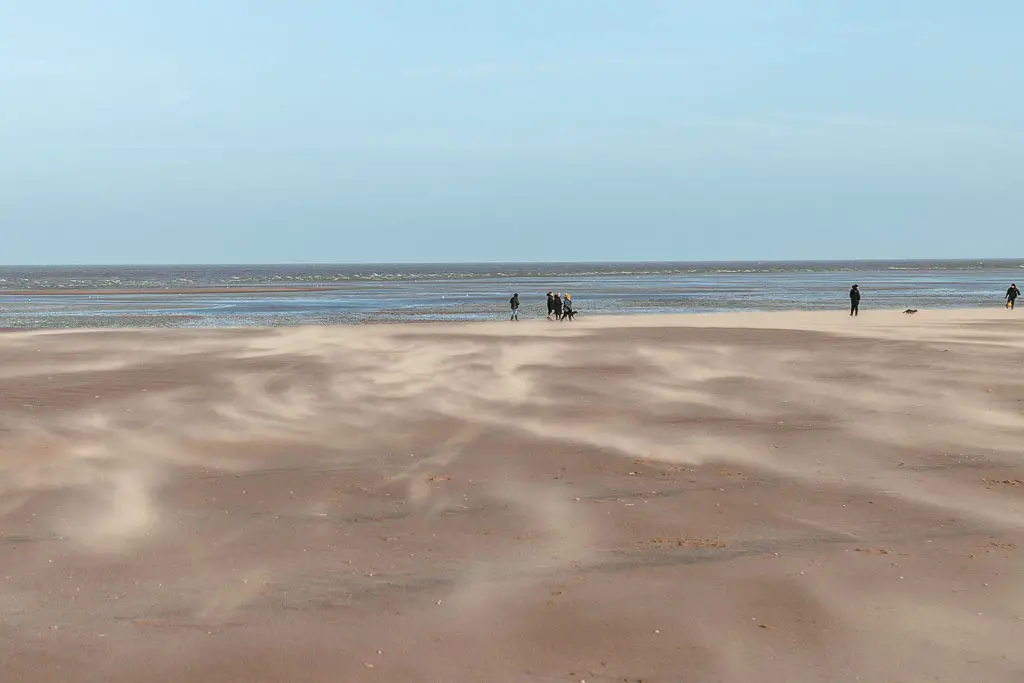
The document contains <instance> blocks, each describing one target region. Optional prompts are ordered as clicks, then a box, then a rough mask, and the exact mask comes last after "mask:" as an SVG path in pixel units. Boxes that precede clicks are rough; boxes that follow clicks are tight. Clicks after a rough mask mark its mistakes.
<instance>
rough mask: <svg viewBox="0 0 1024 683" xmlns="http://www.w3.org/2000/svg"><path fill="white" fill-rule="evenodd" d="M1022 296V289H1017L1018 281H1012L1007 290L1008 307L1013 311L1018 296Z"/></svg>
mask: <svg viewBox="0 0 1024 683" xmlns="http://www.w3.org/2000/svg"><path fill="white" fill-rule="evenodd" d="M1018 296H1020V290H1019V289H1017V285H1016V283H1012V282H1011V283H1010V288H1009V289H1008V290H1006V307H1007V308H1009V309H1010V310H1011V311H1012V310H1013V304H1014V302H1015V301H1017V297H1018Z"/></svg>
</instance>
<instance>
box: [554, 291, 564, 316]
mask: <svg viewBox="0 0 1024 683" xmlns="http://www.w3.org/2000/svg"><path fill="white" fill-rule="evenodd" d="M554 304H555V320H561V319H562V293H561V292H556V293H555V301H554Z"/></svg>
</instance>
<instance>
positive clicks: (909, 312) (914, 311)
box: [903, 308, 917, 315]
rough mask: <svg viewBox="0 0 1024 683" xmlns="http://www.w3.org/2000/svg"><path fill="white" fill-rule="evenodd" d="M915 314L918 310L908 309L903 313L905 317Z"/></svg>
mask: <svg viewBox="0 0 1024 683" xmlns="http://www.w3.org/2000/svg"><path fill="white" fill-rule="evenodd" d="M915 313H917V309H916V308H908V309H907V310H905V311H903V315H914V314H915Z"/></svg>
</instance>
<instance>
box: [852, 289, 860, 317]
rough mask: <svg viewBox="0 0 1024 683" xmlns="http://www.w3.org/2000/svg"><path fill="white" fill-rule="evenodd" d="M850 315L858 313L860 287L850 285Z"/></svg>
mask: <svg viewBox="0 0 1024 683" xmlns="http://www.w3.org/2000/svg"><path fill="white" fill-rule="evenodd" d="M850 315H860V287H859V286H858V285H854V286H853V287H850Z"/></svg>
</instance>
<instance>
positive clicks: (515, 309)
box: [508, 292, 519, 322]
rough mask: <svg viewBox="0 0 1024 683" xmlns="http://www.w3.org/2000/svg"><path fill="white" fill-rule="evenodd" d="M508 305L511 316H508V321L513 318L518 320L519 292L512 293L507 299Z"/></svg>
mask: <svg viewBox="0 0 1024 683" xmlns="http://www.w3.org/2000/svg"><path fill="white" fill-rule="evenodd" d="M508 305H509V306H511V307H512V317H511V318H509V322H511V321H513V320H515V321H516V322H518V321H519V292H516V293H515V294H513V295H512V298H511V299H509V300H508Z"/></svg>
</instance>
